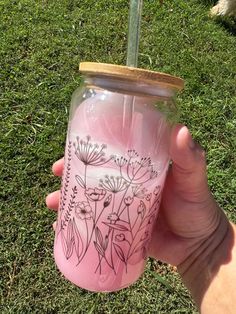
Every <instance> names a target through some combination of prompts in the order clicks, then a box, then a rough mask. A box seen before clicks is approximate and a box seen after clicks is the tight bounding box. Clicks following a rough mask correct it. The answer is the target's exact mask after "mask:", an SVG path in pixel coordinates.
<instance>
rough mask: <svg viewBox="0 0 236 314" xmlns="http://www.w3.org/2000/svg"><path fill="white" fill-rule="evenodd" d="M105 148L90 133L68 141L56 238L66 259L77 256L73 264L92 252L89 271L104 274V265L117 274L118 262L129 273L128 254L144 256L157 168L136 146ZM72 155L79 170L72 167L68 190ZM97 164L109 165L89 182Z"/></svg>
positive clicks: (154, 207)
mask: <svg viewBox="0 0 236 314" xmlns="http://www.w3.org/2000/svg"><path fill="white" fill-rule="evenodd" d="M72 147H74V152H72ZM106 150H107V146H106V145H105V144H97V143H94V142H93V141H92V139H91V137H90V136H87V137H86V138H85V139H83V138H81V137H79V136H77V137H76V141H75V142H74V143H72V142H71V141H70V142H69V143H68V150H67V161H66V168H65V174H64V183H63V189H62V193H61V206H60V211H59V216H58V217H59V218H58V221H59V227H58V230H59V231H58V233H57V237H61V243H62V247H63V252H64V255H65V258H66V259H67V260H69V259H71V258H72V256H76V258H77V264H76V266H77V267H79V266H80V264H81V263H86V257H87V255H88V254H90V256H91V254H92V252H93V251H94V252H96V254H95V255H94V256H95V257H96V261H94V265H95V266H94V269H93V271H94V272H95V273H99V274H102V272H103V269H105V266H106V267H108V268H109V269H111V270H112V271H113V273H114V275H116V274H117V267H118V266H119V265H121V264H122V265H123V266H124V269H125V271H126V272H128V267H129V263H130V261H131V259H132V263H134V262H135V263H138V262H140V261H141V260H142V259H143V258H144V252H146V249H147V248H146V247H147V245H148V241H149V239H150V234H151V229H152V226H153V224H154V221H155V218H156V212H157V209H158V206H159V202H160V195H161V187H160V186H159V185H157V186H155V179H156V178H158V176H159V172H158V171H156V170H155V169H154V166H153V163H152V160H151V158H150V157H139V154H138V152H136V151H135V150H134V149H130V150H128V151H127V156H118V157H117V156H114V155H110V156H109V155H108V154H107V153H106ZM72 160H73V165H75V164H78V167H79V169H80V171H78V172H77V171H74V172H73V173H74V177H73V180H74V182H75V186H73V187H72V188H71V191H70V193H69V189H70V188H69V187H70V180H71V179H72V175H71V174H72ZM108 166H109V167H108ZM95 167H98V168H99V167H102V168H103V169H107V174H105V175H102V177H98V178H96V180H95V181H93V182H96V183H93V184H92V186H91V179H90V178H91V173H92V171H93V169H94V168H95ZM104 167H107V168H104ZM109 169H113V173H112V174H110V173H109ZM114 169H115V170H114ZM73 170H75V169H73ZM114 171H116V173H117V175H114ZM103 173H104V172H103ZM149 187H150V188H149ZM134 257H135V259H134ZM117 261H119V263H118V262H117ZM119 267H121V266H119Z"/></svg>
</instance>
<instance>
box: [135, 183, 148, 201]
mask: <svg viewBox="0 0 236 314" xmlns="http://www.w3.org/2000/svg"><path fill="white" fill-rule="evenodd" d="M132 191H133V195H134V196H135V197H137V198H141V199H142V198H144V197H145V196H146V193H147V189H146V188H144V187H143V186H142V185H136V186H133V187H132Z"/></svg>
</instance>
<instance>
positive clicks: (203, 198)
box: [150, 125, 229, 266]
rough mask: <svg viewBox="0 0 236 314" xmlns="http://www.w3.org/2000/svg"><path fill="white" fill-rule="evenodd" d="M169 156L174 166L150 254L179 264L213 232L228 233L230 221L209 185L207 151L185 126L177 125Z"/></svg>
mask: <svg viewBox="0 0 236 314" xmlns="http://www.w3.org/2000/svg"><path fill="white" fill-rule="evenodd" d="M170 155H171V159H172V165H171V167H170V169H169V173H168V175H167V179H166V183H165V187H164V191H163V196H162V202H161V207H160V212H159V215H158V219H157V223H156V227H155V229H154V233H153V237H152V242H151V246H150V254H151V256H153V257H155V258H156V259H159V260H162V261H164V262H167V263H170V264H172V265H176V266H179V265H180V264H182V263H183V262H184V261H186V260H187V259H188V258H189V257H190V256H191V255H192V254H193V253H194V252H197V250H198V249H199V248H200V247H201V246H202V244H203V243H205V241H206V240H207V239H209V238H210V237H214V233H216V234H217V236H218V235H220V234H223V233H224V232H226V229H227V226H228V224H229V222H228V220H227V219H226V217H225V215H224V213H223V211H222V210H221V209H220V208H219V206H218V205H217V203H216V201H215V200H214V198H213V197H212V194H211V192H210V190H209V188H208V184H207V173H206V161H205V153H204V151H203V149H202V148H201V147H200V146H199V145H198V144H197V143H195V142H194V141H193V139H192V137H191V135H190V133H189V131H188V129H187V127H186V126H183V125H177V126H176V127H175V128H174V130H173V132H172V138H171V146H170ZM219 228H220V229H222V230H221V231H222V232H221V233H219V232H218V229H219ZM216 231H217V232H216ZM216 240H217V239H216ZM219 241H220V239H219Z"/></svg>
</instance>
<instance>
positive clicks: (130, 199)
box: [124, 196, 134, 206]
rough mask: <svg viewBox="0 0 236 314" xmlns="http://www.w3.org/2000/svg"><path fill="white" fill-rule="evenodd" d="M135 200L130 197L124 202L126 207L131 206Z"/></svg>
mask: <svg viewBox="0 0 236 314" xmlns="http://www.w3.org/2000/svg"><path fill="white" fill-rule="evenodd" d="M133 200H134V198H133V197H130V196H128V197H126V198H125V200H124V202H125V205H126V206H130V205H131V204H132V203H133Z"/></svg>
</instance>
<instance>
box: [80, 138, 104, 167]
mask: <svg viewBox="0 0 236 314" xmlns="http://www.w3.org/2000/svg"><path fill="white" fill-rule="evenodd" d="M76 140H77V143H74V147H75V154H76V156H77V157H78V159H79V160H81V161H82V162H83V163H84V164H85V165H91V166H101V165H104V164H105V163H106V162H108V160H106V159H105V152H104V150H105V149H106V148H107V146H106V145H104V144H102V145H98V144H92V143H91V142H90V140H91V137H90V136H89V135H88V136H87V137H86V140H83V139H80V138H79V137H78V136H77V137H76Z"/></svg>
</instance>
